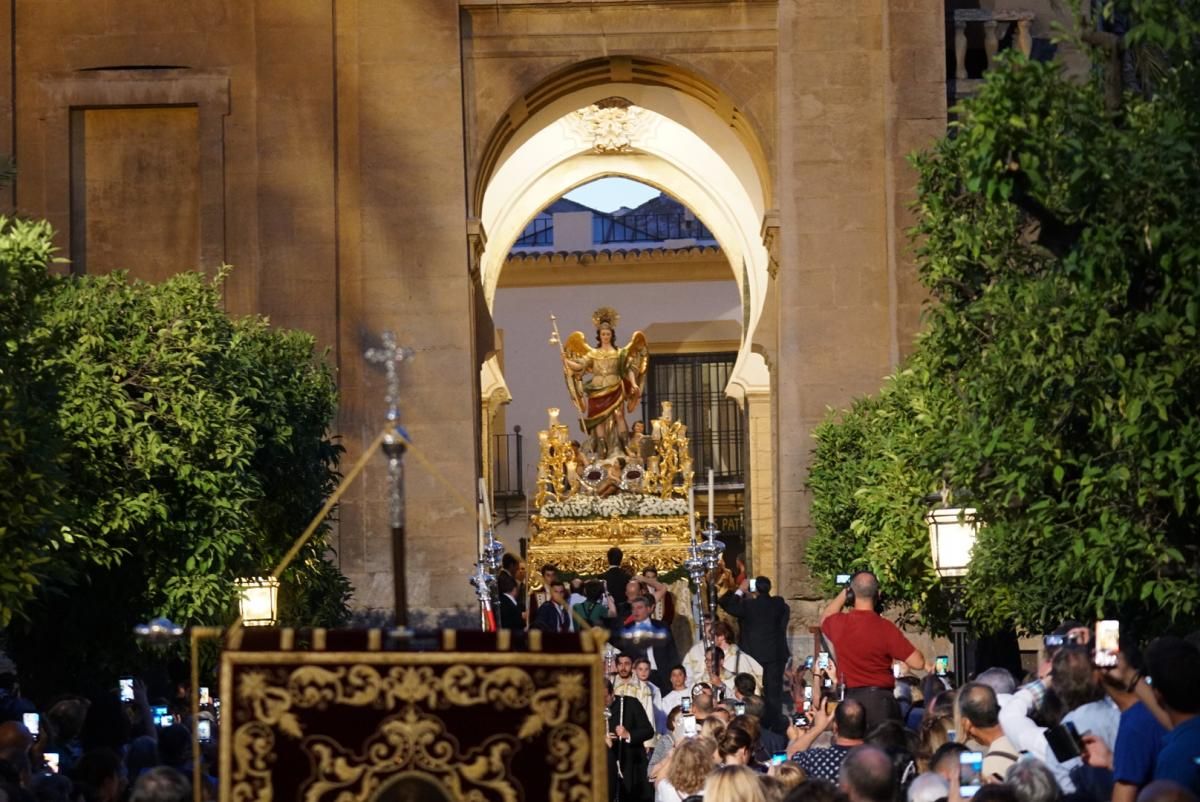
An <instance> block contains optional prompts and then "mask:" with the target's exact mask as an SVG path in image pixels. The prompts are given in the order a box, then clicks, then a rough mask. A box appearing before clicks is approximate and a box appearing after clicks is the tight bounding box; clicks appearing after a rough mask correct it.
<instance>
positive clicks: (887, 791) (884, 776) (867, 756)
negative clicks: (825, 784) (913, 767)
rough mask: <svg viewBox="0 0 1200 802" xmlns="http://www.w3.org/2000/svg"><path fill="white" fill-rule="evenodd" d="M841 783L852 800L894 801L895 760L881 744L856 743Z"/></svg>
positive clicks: (844, 762) (840, 780) (856, 801)
mask: <svg viewBox="0 0 1200 802" xmlns="http://www.w3.org/2000/svg"><path fill="white" fill-rule="evenodd" d="M838 784H839V785H840V786H841V787H842V790H843V791H845V792H846V794H847V795H848V796H849V797H850V802H892V800H893V799H895V796H896V774H895V772H894V771H893V770H892V759H891V758H890V757H888V754H887V752H885V751H883V750H882V749H880V748H879V747H878V746H870V745H866V744H864V745H863V746H856V747H854V748H853V749H851V750H850V754H848V755H846V759H845V760H844V761H842V771H841V774H840V775H839V781H838Z"/></svg>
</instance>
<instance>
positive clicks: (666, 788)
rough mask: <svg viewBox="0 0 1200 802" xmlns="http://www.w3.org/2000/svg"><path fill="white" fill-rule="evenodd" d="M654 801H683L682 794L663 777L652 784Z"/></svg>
mask: <svg viewBox="0 0 1200 802" xmlns="http://www.w3.org/2000/svg"><path fill="white" fill-rule="evenodd" d="M654 802H683V795H682V794H680V793H679V792H678V791H676V790H675V786H673V785H671V781H670V780H668V779H667V778H666V777H663V778H662V779H661V780H659V781H658V784H657V785H655V786H654Z"/></svg>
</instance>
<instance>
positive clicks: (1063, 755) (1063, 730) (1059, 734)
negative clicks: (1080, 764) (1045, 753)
mask: <svg viewBox="0 0 1200 802" xmlns="http://www.w3.org/2000/svg"><path fill="white" fill-rule="evenodd" d="M1046 743H1047V744H1049V745H1050V751H1052V752H1053V753H1054V758H1055V759H1056V760H1057V761H1058V762H1059V763H1066V762H1067V761H1068V760H1070V759H1072V758H1076V757H1079V756H1080V755H1081V754H1083V741H1082V740H1081V739H1080V737H1079V732H1078V731H1077V730H1076V729H1075V725H1074V724H1072V723H1071V722H1069V721H1068V722H1066V723H1065V724H1056V725H1055V726H1053V727H1048V728H1047V729H1046Z"/></svg>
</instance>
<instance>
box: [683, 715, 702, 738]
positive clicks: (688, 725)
mask: <svg viewBox="0 0 1200 802" xmlns="http://www.w3.org/2000/svg"><path fill="white" fill-rule="evenodd" d="M699 731H700V730H699V728H698V727H697V726H696V717H695V716H693V715H691V714H690V713H689V714H688V715H686V716H683V734H684V737H686V738H695V737H696V733H698V732H699Z"/></svg>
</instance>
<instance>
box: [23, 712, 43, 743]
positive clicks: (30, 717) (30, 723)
mask: <svg viewBox="0 0 1200 802" xmlns="http://www.w3.org/2000/svg"><path fill="white" fill-rule="evenodd" d="M21 723H22V724H24V725H25V729H27V730H29V734H30V735H32V736H33V737H34V738H37V737H38V732H39V731H40V730H41V729H42V717H41V716H39V715H38V714H37V713H23V714H22V715H21Z"/></svg>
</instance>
